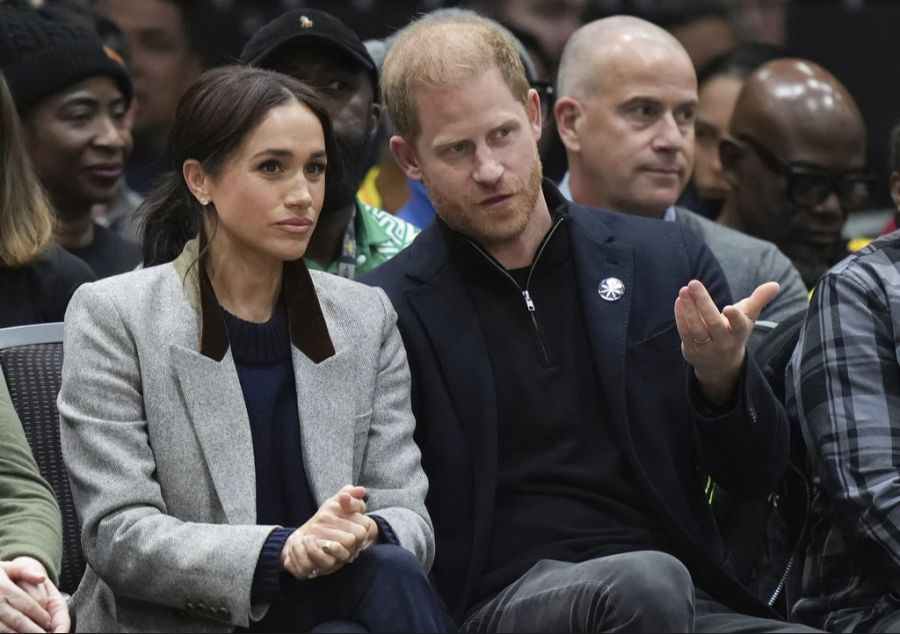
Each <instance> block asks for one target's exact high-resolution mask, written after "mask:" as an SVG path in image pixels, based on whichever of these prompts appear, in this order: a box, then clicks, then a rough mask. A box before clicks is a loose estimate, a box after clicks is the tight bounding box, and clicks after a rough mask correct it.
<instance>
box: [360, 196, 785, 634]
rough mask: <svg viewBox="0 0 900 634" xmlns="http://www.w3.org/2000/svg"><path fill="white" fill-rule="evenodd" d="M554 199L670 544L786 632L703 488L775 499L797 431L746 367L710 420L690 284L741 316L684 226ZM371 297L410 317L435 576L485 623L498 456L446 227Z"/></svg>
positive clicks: (389, 268) (618, 411) (483, 371)
mask: <svg viewBox="0 0 900 634" xmlns="http://www.w3.org/2000/svg"><path fill="white" fill-rule="evenodd" d="M545 196H547V198H548V204H549V205H550V206H551V208H553V207H556V210H557V211H559V212H560V213H564V214H566V215H567V216H568V217H569V223H570V224H569V236H570V240H571V242H572V255H573V258H574V266H575V270H576V275H577V278H578V279H577V283H578V288H579V294H580V297H581V303H582V309H583V311H584V318H585V325H586V327H587V330H588V338H589V341H586V342H585V345H589V346H590V348H591V350H592V351H593V354H594V359H595V362H596V365H597V370H598V375H599V377H600V383H601V386H600V388H601V390H602V394H604V395H605V396H606V398H608V399H609V411H610V413H611V418H612V422H613V424H615V426H616V432H617V434H618V437H619V439H620V441H621V443H622V449H623V450H624V452H625V453H626V455H627V456H628V459H629V461H630V462H631V464H632V466H633V468H634V472H635V473H636V475H637V478H638V480H639V482H640V485H641V488H642V490H643V491H644V492H645V494H646V496H647V499H648V501H649V503H650V505H651V507H652V508H653V509H654V511H655V512H656V513H657V514H658V516H659V520H660V524H661V527H662V528H663V529H664V530H665V531H666V533H667V535H668V536H669V537H670V538H671V540H672V544H673V545H674V548H675V550H676V552H673V553H672V554H674V555H676V556H678V557H679V559H680V560H681V561H682V562H683V563H684V564H685V565H686V566H687V567H688V569H689V570H690V571H691V574H692V576H693V578H694V582H695V584H696V585H697V586H698V587H700V588H702V589H704V590H705V591H706V592H707V593H709V594H710V595H712V596H713V597H714V598H716V599H717V600H719V601H720V602H722V603H725V604H726V605H729V606H730V607H732V608H734V609H736V610H739V611H741V612H744V613H748V614H754V615H758V616H763V617H774V616H775V615H774V612H771V611H769V610H768V608H766V607H765V606H763V605H762V604H761V603H759V602H758V601H757V599H755V598H754V597H753V596H752V595H751V594H750V593H749V592H748V591H747V590H745V589H744V588H743V587H742V586H741V585H740V584H739V583H738V582H737V581H736V580H735V579H734V577H733V576H732V575H731V574H730V573H729V572H728V564H727V554H726V550H725V547H724V546H723V544H722V540H721V538H720V536H719V533H718V530H717V528H716V525H715V522H714V519H713V516H712V513H711V511H710V507H709V503H708V501H707V499H706V497H705V495H704V485H705V483H706V479H707V476H712V478H713V479H714V480H715V481H716V482H717V483H718V484H719V485H720V486H721V487H723V488H725V489H727V490H729V491H732V492H734V493H736V494H740V495H747V496H763V495H766V494H767V493H768V492H769V491H771V490H772V489H774V488H775V485H776V483H777V482H779V481H780V479H781V477H782V475H783V473H784V470H785V468H786V466H787V460H788V452H789V449H790V446H789V443H790V440H789V435H788V423H787V416H786V414H785V412H784V409H783V408H782V406H781V404H780V403H779V401H778V400H777V399H776V398H775V396H774V395H773V394H772V392H771V390H770V389H769V386H768V384H767V383H766V381H765V379H764V378H763V376H762V374H761V372H760V371H759V369H758V368H757V367H756V365H755V364H754V363H753V361H752V359H750V358H749V355H748V361H747V364H746V366H745V369H744V372H743V374H742V378H741V383H740V385H739V389H738V394H737V397H736V401H735V403H734V407H733V408H731V409H730V410H729V411H728V412H727V413H725V414H723V415H713V416H712V417H710V416H707V415H704V413H703V412H702V411H701V410H702V405H701V404H700V399H698V398H696V393H695V390H696V385H694V384H695V383H696V379H695V378H693V376H692V373H691V372H690V371H689V368H688V366H687V364H686V363H685V361H684V358H683V357H682V354H681V339H680V337H679V335H678V331H677V329H676V326H675V317H674V305H675V298H676V297H677V296H678V292H679V289H680V288H681V287H682V286H684V285H686V284H687V283H688V282H689V281H690V280H692V279H698V280H700V281H701V282H703V283H704V284H705V285H706V287H707V288H708V289H709V291H710V293H711V295H712V297H713V299H714V300H715V301H716V303H717V304H718V305H719V306H720V308H722V307H724V306H725V305H727V304H729V303H730V302H731V297H730V292H729V290H728V285H727V283H726V281H725V278H724V276H723V274H722V271H721V269H720V268H719V265H718V263H717V262H716V260H715V258H714V257H713V256H712V254H711V253H710V252H709V250H708V249H707V248H706V247H705V246H704V245H703V243H702V242H700V241H699V239H698V238H697V237H696V236H694V234H692V233H690V232H689V231H688V230H686V229H684V228H683V226H682V225H680V224H679V223H674V222H672V223H669V222H661V221H658V220H647V219H643V218H636V217H632V216H627V215H622V214H616V213H611V212H606V211H599V210H595V209H587V208H584V207H581V206H579V205H576V204H574V203H567V202H565V201H564V200H563V199H562V197H561V196H559V194H558V193H557V192H556V191H555V190H554V189H553V188H551V187H549V186H545ZM607 278H617V279H619V280H621V281H622V282H623V283H624V285H625V295H624V297H623V298H622V299H621V300H619V301H615V302H609V301H605V300H604V299H602V298H601V297H600V295H599V293H598V288H599V286H600V282H601V281H602V280H605V279H607ZM363 281H364V282H366V283H368V284H371V285H375V286H380V287H381V288H383V289H384V290H385V291H386V292H387V294H388V295H389V296H390V299H391V301H392V302H393V304H394V307H395V309H396V311H397V313H398V318H399V320H398V324H399V328H400V332H401V334H402V336H403V340H404V343H405V345H406V351H407V355H408V357H409V363H410V368H411V371H412V404H413V411H414V413H415V416H416V420H417V422H418V427H417V431H416V441H417V442H418V444H419V446H420V447H421V449H422V452H423V466H424V468H425V471H426V473H427V474H428V478H429V481H430V490H429V493H428V499H427V504H428V510H429V512H430V513H431V517H432V520H433V521H434V527H435V534H436V538H437V560H436V562H435V565H434V569H433V573H434V577H435V579H436V583H437V586H438V589H439V590H440V591H441V593H442V595H443V597H444V598H445V600H446V601H447V603H448V605H449V607H450V609H451V610H452V611H453V613H454V615H455V616H456V617H457V618H462V617H463V616H464V614H465V612H466V611H467V610H468V609H470V608H472V607H474V606H471V605H469V602H470V600H471V596H472V592H473V590H474V589H475V587H476V586H477V583H478V580H479V578H480V576H481V574H482V572H483V567H484V565H485V560H486V557H487V548H488V547H489V544H490V537H491V526H492V521H493V515H494V508H495V505H494V494H495V489H496V476H497V444H498V442H502V438H498V437H497V427H498V424H497V406H496V401H495V396H494V386H493V381H494V380H493V375H492V372H491V367H490V359H489V357H488V353H487V349H486V345H485V342H484V339H483V336H482V331H481V328H480V326H479V324H478V317H477V315H476V313H475V309H474V307H473V305H472V302H471V300H470V298H469V295H468V291H467V289H466V286H465V284H464V282H463V280H462V278H461V276H460V274H459V273H458V271H457V269H456V267H455V266H454V264H453V262H452V261H451V260H450V259H449V255H448V251H447V248H446V245H445V241H444V237H443V235H442V231H441V228H440V227H439V226H438V225H437V223H432V224H431V226H429V227H428V228H427V229H426V230H425V231H423V232H422V234H421V235H420V236H419V237H418V238H417V239H416V240H415V242H414V243H413V244H412V245H411V246H410V247H409V248H408V249H406V250H405V251H403V252H402V253H400V254H399V255H398V256H397V257H395V258H394V259H393V260H391V261H389V262H388V263H386V264H384V265H382V266H381V267H380V268H378V269H376V270H375V271H374V272H372V273H370V274H369V275H368V276H367V277H366V278H363Z"/></svg>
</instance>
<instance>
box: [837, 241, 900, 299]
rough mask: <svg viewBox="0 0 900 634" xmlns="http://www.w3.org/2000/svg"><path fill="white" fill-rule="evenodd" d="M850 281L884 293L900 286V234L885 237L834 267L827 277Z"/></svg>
mask: <svg viewBox="0 0 900 634" xmlns="http://www.w3.org/2000/svg"><path fill="white" fill-rule="evenodd" d="M830 278H839V279H842V280H849V281H850V282H852V283H855V284H856V285H857V286H860V287H862V288H864V289H866V290H874V291H876V292H878V293H880V294H883V293H885V289H887V288H898V287H900V231H895V232H894V233H891V234H888V235H886V236H882V237H881V238H879V239H877V240H875V241H874V242H872V243H871V244H869V245H868V246H867V247H865V248H864V249H862V250H860V251H858V252H856V253H854V254H852V255H850V256H849V257H847V258H846V259H845V260H843V261H841V262H839V263H838V264H837V265H835V266H834V267H832V269H831V270H830V271H828V273H826V274H825V276H824V277H823V281H824V280H827V279H830Z"/></svg>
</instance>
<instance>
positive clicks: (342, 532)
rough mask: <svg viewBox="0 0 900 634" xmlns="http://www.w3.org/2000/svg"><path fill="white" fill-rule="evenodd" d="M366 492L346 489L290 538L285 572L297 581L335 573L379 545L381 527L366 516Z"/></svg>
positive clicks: (286, 552) (282, 556)
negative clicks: (364, 552) (365, 551)
mask: <svg viewBox="0 0 900 634" xmlns="http://www.w3.org/2000/svg"><path fill="white" fill-rule="evenodd" d="M365 497H366V490H365V489H364V488H363V487H355V486H346V487H344V488H343V489H341V491H340V492H339V493H338V494H337V495H335V496H334V497H333V498H331V499H329V500H328V501H327V502H325V504H323V505H322V507H321V508H320V509H319V511H318V512H317V513H316V514H315V515H314V516H313V518H312V519H311V520H309V521H308V522H307V523H306V524H304V525H303V526H301V527H300V528H298V529H297V530H296V531H294V533H293V534H292V535H291V536H290V537H288V539H287V541H286V542H285V544H284V549H283V550H282V553H281V561H282V564H283V566H284V569H285V570H287V571H288V572H289V573H290V574H291V575H293V576H294V577H296V578H297V579H301V580H303V579H315V578H317V577H324V576H326V575H330V574H334V573H335V572H337V571H338V570H340V569H341V568H343V567H344V566H346V565H348V564H352V563H353V562H354V561H356V558H357V557H359V554H360V553H361V552H363V551H364V550H366V549H367V548H369V547H371V546H373V545H374V544H375V543H377V542H378V524H377V523H376V522H375V520H373V519H372V518H371V517H369V516H368V515H366V511H367V506H366V502H365Z"/></svg>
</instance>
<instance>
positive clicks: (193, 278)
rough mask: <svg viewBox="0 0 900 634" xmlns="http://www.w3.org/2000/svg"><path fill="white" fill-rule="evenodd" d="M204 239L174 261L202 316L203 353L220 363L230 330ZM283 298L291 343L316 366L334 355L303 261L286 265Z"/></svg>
mask: <svg viewBox="0 0 900 634" xmlns="http://www.w3.org/2000/svg"><path fill="white" fill-rule="evenodd" d="M203 246H204V244H203V237H202V236H201V237H198V238H194V239H193V240H191V241H190V242H188V243H187V244H186V245H185V247H184V250H183V251H182V252H181V255H179V256H178V258H177V259H176V260H175V261H174V262H173V265H174V266H175V270H176V271H177V272H178V276H179V277H180V278H181V282H182V285H183V286H184V290H185V293H186V294H187V297H188V301H189V302H190V303H191V306H192V307H193V308H194V310H196V311H197V313H198V314H199V315H200V354H202V355H203V356H205V357H208V358H210V359H212V360H214V361H221V360H222V359H224V358H225V353H226V352H227V351H228V346H229V340H228V330H227V328H226V327H225V319H224V317H223V316H222V308H221V307H220V305H219V300H218V299H217V298H216V293H215V291H214V290H213V287H212V284H211V283H210V281H209V276H207V274H206V254H205V253H203ZM283 284H284V297H285V301H286V303H287V312H288V321H289V324H290V332H291V343H292V344H293V345H294V347H295V348H297V349H298V350H300V352H302V353H303V354H305V355H306V356H307V357H309V359H310V360H311V361H312V362H313V363H322V361H324V360H325V359H328V358H330V357H332V356H334V353H335V350H334V343H333V342H332V341H331V335H330V334H329V332H328V324H327V322H326V321H325V315H323V314H322V306H321V304H320V303H319V298H318V296H317V295H316V288H315V286H314V285H313V281H312V277H311V276H310V274H309V270H308V269H307V268H306V264H305V263H304V261H303V258H300V259H299V260H295V261H294V262H285V263H284V282H283Z"/></svg>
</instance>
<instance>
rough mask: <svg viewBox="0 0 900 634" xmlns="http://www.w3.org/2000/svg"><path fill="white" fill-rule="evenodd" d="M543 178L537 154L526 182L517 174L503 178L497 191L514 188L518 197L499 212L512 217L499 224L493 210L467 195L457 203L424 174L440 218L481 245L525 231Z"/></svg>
mask: <svg viewBox="0 0 900 634" xmlns="http://www.w3.org/2000/svg"><path fill="white" fill-rule="evenodd" d="M542 180H543V166H542V165H541V160H540V157H539V156H538V155H537V154H535V158H534V164H533V165H532V169H531V172H530V173H529V175H528V177H527V178H526V179H525V180H524V181H523V180H522V179H519V178H518V177H515V176H511V177H504V178H503V180H502V186H501V187H499V188H498V190H499V191H498V192H497V193H510V190H512V192H511V193H513V194H515V195H516V197H517V199H516V200H514V201H513V203H512V205H511V206H510V207H509V208H508V209H505V210H503V211H502V212H498V213H503V214H504V216H505V217H508V218H509V220H508V221H506V222H503V223H498V222H497V219H496V218H492V217H491V214H492V212H490V211H487V212H485V211H481V210H479V209H478V201H477V200H472V198H471V197H470V196H469V195H468V194H464V195H463V196H464V198H463V200H462V202H458V201H457V200H456V199H455V198H453V197H451V196H445V195H444V193H443V192H441V191H440V190H438V189H437V188H436V187H434V186H433V183H431V182H430V181H429V179H428V178H427V177H425V176H423V181H424V183H425V188H426V189H427V190H428V194H429V196H430V198H431V203H432V205H434V209H435V211H436V212H437V215H438V217H439V218H440V219H441V220H443V221H444V222H445V223H446V224H447V226H448V227H450V228H451V229H453V230H454V231H456V232H457V233H459V234H462V235H464V236H466V237H467V238H470V239H471V240H474V241H475V242H477V243H478V244H480V245H482V246H489V245H494V244H503V243H507V242H511V241H513V240H516V239H517V238H518V237H519V236H521V235H522V234H523V233H524V232H525V229H526V228H527V227H528V224H529V223H530V221H531V218H532V216H533V215H534V210H535V207H536V206H537V201H538V196H540V194H541V181H542ZM478 195H479V196H480V199H481V200H483V199H484V198H486V197H489V196H490V195H491V194H490V192H488V193H480V194H478Z"/></svg>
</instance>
